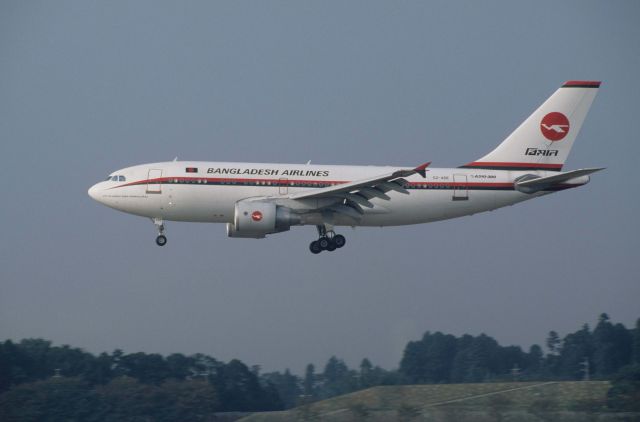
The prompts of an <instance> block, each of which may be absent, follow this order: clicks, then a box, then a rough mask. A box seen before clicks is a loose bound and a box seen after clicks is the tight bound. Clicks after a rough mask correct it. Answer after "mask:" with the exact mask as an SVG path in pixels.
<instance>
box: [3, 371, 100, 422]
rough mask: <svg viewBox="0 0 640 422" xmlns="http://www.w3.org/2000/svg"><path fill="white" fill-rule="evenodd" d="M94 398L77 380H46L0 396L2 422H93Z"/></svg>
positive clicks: (94, 416) (84, 383) (14, 388)
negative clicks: (63, 421) (67, 421)
mask: <svg viewBox="0 0 640 422" xmlns="http://www.w3.org/2000/svg"><path fill="white" fill-rule="evenodd" d="M98 407H99V403H98V398H97V396H96V394H95V392H94V391H93V390H92V389H91V388H90V387H89V385H88V384H87V383H86V382H84V381H83V380H81V379H80V378H64V377H62V378H49V379H47V380H43V381H36V382H31V383H24V384H21V385H18V386H14V387H12V388H11V389H10V390H9V391H6V392H5V393H3V394H2V395H0V415H2V420H3V421H6V422H14V421H15V422H30V421H38V422H48V421H51V422H54V421H62V420H69V421H74V420H77V421H79V420H81V421H93V420H98V419H96V415H95V410H96V409H97V408H98Z"/></svg>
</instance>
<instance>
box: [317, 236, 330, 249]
mask: <svg viewBox="0 0 640 422" xmlns="http://www.w3.org/2000/svg"><path fill="white" fill-rule="evenodd" d="M317 242H318V245H319V246H320V249H321V250H323V251H324V250H327V249H328V248H329V244H330V243H331V241H329V239H328V238H326V237H321V238H320V239H318V240H317Z"/></svg>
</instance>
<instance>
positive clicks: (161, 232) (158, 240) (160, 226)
mask: <svg viewBox="0 0 640 422" xmlns="http://www.w3.org/2000/svg"><path fill="white" fill-rule="evenodd" d="M153 224H155V226H156V227H157V228H158V237H156V245H158V246H164V245H166V244H167V236H165V235H164V222H163V221H162V218H154V219H153Z"/></svg>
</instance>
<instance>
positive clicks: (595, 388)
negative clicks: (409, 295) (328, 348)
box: [242, 381, 616, 422]
mask: <svg viewBox="0 0 640 422" xmlns="http://www.w3.org/2000/svg"><path fill="white" fill-rule="evenodd" d="M608 389H609V382H607V381H590V382H545V383H542V382H518V383H483V384H440V385H405V386H381V387H374V388H370V389H367V390H362V391H358V392H355V393H351V394H347V395H344V396H339V397H334V398H332V399H328V400H323V401H319V402H316V403H312V404H310V405H307V406H301V407H298V408H295V409H291V410H288V411H283V412H265V413H255V414H252V415H250V416H248V417H246V418H243V419H242V421H243V422H271V421H299V420H318V421H353V420H367V421H369V420H370V421H377V420H381V421H383V420H400V421H403V420H406V421H413V420H433V421H438V422H440V421H442V422H446V421H449V420H452V421H454V420H455V421H463V420H477V421H484V420H486V421H502V420H522V421H524V420H531V421H542V420H547V417H549V419H548V420H567V421H569V420H573V418H574V417H575V418H577V419H576V420H584V419H585V417H586V416H585V415H592V414H594V413H598V412H600V411H602V410H604V403H605V400H606V394H607V390H608ZM505 418H506V419H505ZM607 420H616V419H607Z"/></svg>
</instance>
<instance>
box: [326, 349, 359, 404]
mask: <svg viewBox="0 0 640 422" xmlns="http://www.w3.org/2000/svg"><path fill="white" fill-rule="evenodd" d="M356 378H357V375H356V373H355V372H353V371H350V370H349V368H348V367H347V365H346V364H345V363H344V361H343V360H341V359H338V358H337V357H335V356H331V358H330V359H329V360H328V361H327V364H326V365H325V367H324V372H323V373H322V381H323V384H322V388H321V390H320V398H323V399H325V398H329V397H335V396H339V395H341V394H346V393H350V392H352V391H355V390H356V389H357V381H356Z"/></svg>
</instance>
